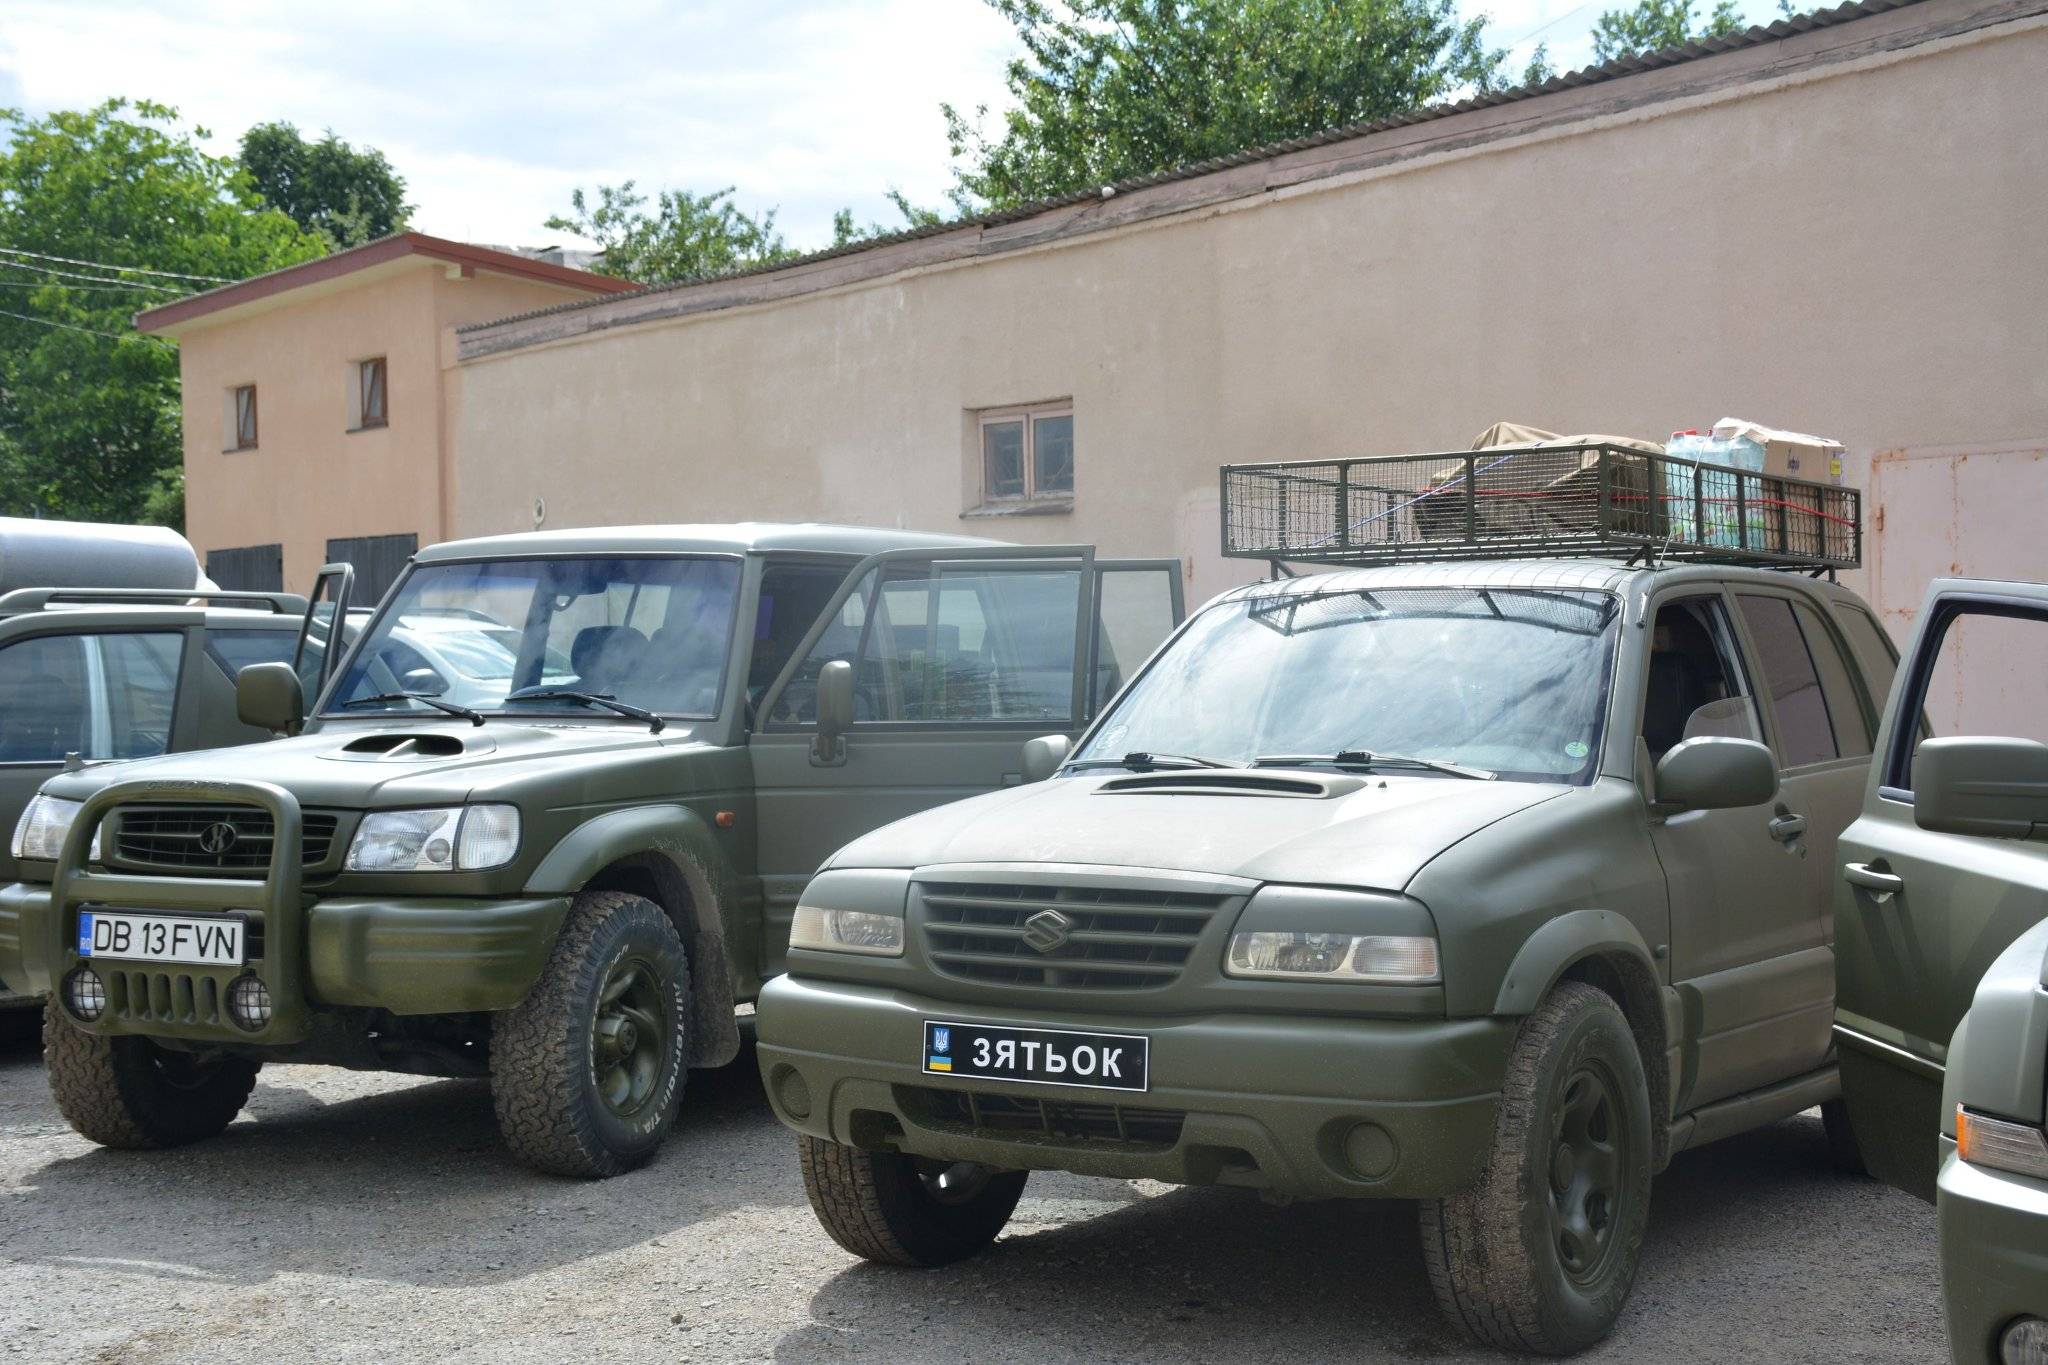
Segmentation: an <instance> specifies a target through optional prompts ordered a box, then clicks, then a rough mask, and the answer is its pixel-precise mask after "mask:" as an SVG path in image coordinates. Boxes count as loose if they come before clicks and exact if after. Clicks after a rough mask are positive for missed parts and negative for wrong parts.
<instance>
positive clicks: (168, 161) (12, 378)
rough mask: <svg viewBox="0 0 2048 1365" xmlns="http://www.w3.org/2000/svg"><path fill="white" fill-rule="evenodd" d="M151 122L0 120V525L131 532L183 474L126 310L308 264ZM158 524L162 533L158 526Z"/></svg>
mask: <svg viewBox="0 0 2048 1365" xmlns="http://www.w3.org/2000/svg"><path fill="white" fill-rule="evenodd" d="M204 136H206V133H205V130H203V129H193V130H192V131H191V132H190V133H187V132H186V131H184V130H183V129H181V128H180V127H179V126H178V122H177V114H176V112H175V111H174V110H171V109H168V108H166V107H164V106H163V105H159V104H151V103H147V102H138V103H135V104H132V105H131V104H129V103H128V102H127V101H125V100H111V101H108V102H107V103H105V104H102V105H100V106H98V107H97V108H94V109H90V110H85V111H70V112H62V113H55V114H51V115H49V116H48V117H47V118H42V119H30V118H27V117H26V116H24V115H23V114H22V113H21V112H19V111H17V110H11V109H0V310H4V311H0V512H5V513H9V514H12V515H16V516H28V515H43V516H57V517H73V518H79V519H84V520H93V521H133V520H136V519H137V518H138V517H141V516H142V515H143V514H144V509H145V507H146V506H148V505H149V503H150V500H151V498H152V496H153V495H154V496H156V497H157V504H156V505H157V506H158V508H159V509H164V508H166V507H167V506H168V504H167V503H166V502H165V501H164V497H165V489H164V485H163V484H162V481H161V480H160V478H159V476H160V475H162V474H163V473H164V472H165V471H170V470H176V469H178V468H180V467H181V465H182V462H183V458H184V456H183V444H182V438H181V435H180V420H179V395H178V351H177V347H176V346H175V345H174V344H172V343H171V342H168V341H165V340H163V339H161V338H157V337H146V336H141V335H138V334H137V333H136V332H135V330H134V327H133V323H132V317H133V315H134V313H135V312H136V310H138V309H141V308H147V307H150V306H151V305H154V304H159V303H165V302H168V301H169V300H171V299H174V298H177V297H179V296H180V295H182V294H186V293H190V292H192V291H194V290H198V289H205V288H209V287H211V286H212V285H213V284H216V283H220V282H224V281H230V280H238V279H242V278H245V277H247V276H249V275H254V274H257V273H259V272H262V271H265V270H273V269H276V268H278V267H280V266H287V265H292V264H295V263H297V262H299V261H303V260H308V259H311V258H312V257H315V256H318V255H321V254H322V253H323V252H324V251H325V245H324V243H323V242H322V241H321V240H320V239H319V238H318V237H314V236H311V235H309V234H307V233H305V232H302V231H301V230H300V229H299V227H298V225H297V224H295V223H294V222H292V220H291V219H290V218H287V217H286V216H285V215H284V214H282V213H278V212H276V211H274V210H272V209H269V208H266V207H265V206H264V205H263V204H262V203H261V202H260V201H259V200H258V199H257V198H256V194H255V190H254V188H253V187H252V186H251V185H250V183H249V180H248V177H247V176H246V175H244V174H243V172H242V171H241V168H240V167H239V166H238V165H237V164H236V163H235V162H234V161H232V160H229V159H225V158H220V157H213V156H208V155H207V154H206V153H204V152H202V151H201V150H199V148H198V146H197V145H196V144H195V141H194V139H195V138H201V137H204ZM159 515H168V513H167V512H166V511H162V510H160V511H159Z"/></svg>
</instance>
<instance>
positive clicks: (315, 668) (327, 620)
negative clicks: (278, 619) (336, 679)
mask: <svg viewBox="0 0 2048 1365" xmlns="http://www.w3.org/2000/svg"><path fill="white" fill-rule="evenodd" d="M355 586H356V571H355V567H354V566H353V565H349V564H323V565H321V566H320V572H319V573H318V574H317V575H315V576H314V579H313V592H312V595H311V597H310V598H309V599H308V601H307V604H306V619H305V621H304V623H302V624H301V625H300V626H299V643H298V646H297V648H295V649H294V650H293V651H292V669H293V671H294V672H296V673H297V674H298V675H299V686H300V687H301V688H302V689H304V691H305V694H306V714H308V715H312V714H313V713H314V712H315V711H316V710H317V709H318V707H319V701H320V694H321V693H322V692H324V691H326V690H327V683H328V680H329V679H331V678H332V677H333V676H334V674H335V672H336V670H337V669H338V668H339V667H340V665H341V659H342V656H343V655H345V654H347V653H348V639H347V630H348V604H349V598H350V597H351V596H353V595H354V593H355Z"/></svg>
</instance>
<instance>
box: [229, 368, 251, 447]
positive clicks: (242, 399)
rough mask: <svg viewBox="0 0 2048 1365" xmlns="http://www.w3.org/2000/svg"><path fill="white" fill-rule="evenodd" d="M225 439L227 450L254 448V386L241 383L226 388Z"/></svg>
mask: <svg viewBox="0 0 2048 1365" xmlns="http://www.w3.org/2000/svg"><path fill="white" fill-rule="evenodd" d="M227 419H228V420H227V441H226V442H225V445H226V447H227V448H228V449H229V450H254V449H255V448H256V386H255V385H254V384H243V385H241V386H240V387H239V388H234V389H230V390H228V411H227Z"/></svg>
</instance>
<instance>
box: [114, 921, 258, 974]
mask: <svg viewBox="0 0 2048 1365" xmlns="http://www.w3.org/2000/svg"><path fill="white" fill-rule="evenodd" d="M242 927H243V926H242V921H241V920H239V919H227V918H225V917H220V918H215V917H211V916H209V917H208V918H205V919H200V918H197V917H194V916H188V915H127V914H120V913H118V912H115V911H111V910H85V911H81V912H80V913H79V916H78V955H79V956H80V957H109V958H122V959H126V960H128V961H133V962H182V963H187V964H190V965H192V966H196V967H239V966H241V965H242V962H243V960H244V959H243V955H242Z"/></svg>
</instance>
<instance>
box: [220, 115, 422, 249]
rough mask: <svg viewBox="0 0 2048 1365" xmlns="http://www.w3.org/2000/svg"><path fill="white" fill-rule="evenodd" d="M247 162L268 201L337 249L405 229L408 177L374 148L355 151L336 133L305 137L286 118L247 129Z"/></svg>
mask: <svg viewBox="0 0 2048 1365" xmlns="http://www.w3.org/2000/svg"><path fill="white" fill-rule="evenodd" d="M242 167H243V169H245V170H247V171H248V172H249V178H250V179H251V180H252V181H253V182H254V183H255V186H256V192H257V193H258V194H260V195H262V196H263V200H264V202H265V203H267V204H269V205H271V206H272V207H273V208H277V209H281V210H283V211H284V212H285V213H288V214H290V215H291V217H292V221H293V222H296V223H297V224H298V225H299V226H300V227H302V228H304V229H305V230H306V231H308V232H317V233H319V234H320V235H321V236H323V237H325V238H326V239H327V240H328V242H329V243H330V244H331V245H332V246H333V247H334V249H336V250H339V249H341V248H343V247H351V246H361V245H362V244H363V243H364V242H370V241H375V240H376V239H377V238H379V237H388V236H390V235H391V234H392V233H394V232H402V231H403V230H404V229H405V226H406V224H407V222H408V221H409V220H410V219H411V217H412V207H413V206H412V205H410V204H408V203H406V202H405V181H404V180H403V179H401V178H400V177H399V175H398V172H396V171H394V170H392V169H391V163H390V162H388V161H386V160H385V159H384V153H382V152H380V151H378V150H377V149H376V148H374V147H365V148H363V149H362V150H361V151H357V150H356V149H355V148H354V147H351V146H350V145H349V144H348V143H346V142H343V141H342V140H341V139H340V138H338V137H336V136H335V135H334V134H333V133H332V132H329V133H328V134H327V135H326V136H325V137H323V138H321V139H320V140H319V141H318V142H308V141H306V139H305V138H303V137H301V136H299V130H298V129H297V128H295V127H293V126H292V125H291V124H289V123H259V124H257V125H256V126H255V127H254V128H251V129H250V130H249V131H248V132H246V133H244V134H242Z"/></svg>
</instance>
